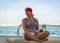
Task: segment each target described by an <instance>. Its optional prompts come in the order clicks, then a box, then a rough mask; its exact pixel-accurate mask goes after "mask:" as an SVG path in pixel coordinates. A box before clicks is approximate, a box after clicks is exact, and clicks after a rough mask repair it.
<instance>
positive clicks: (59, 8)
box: [0, 0, 60, 24]
mask: <svg viewBox="0 0 60 43" xmlns="http://www.w3.org/2000/svg"><path fill="white" fill-rule="evenodd" d="M26 7H31V8H32V9H33V14H34V17H36V18H38V20H39V23H40V24H60V0H0V24H21V21H22V19H23V18H25V17H26V15H25V12H24V10H25V8H26Z"/></svg>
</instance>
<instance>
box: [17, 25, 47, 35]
mask: <svg viewBox="0 0 60 43" xmlns="http://www.w3.org/2000/svg"><path fill="white" fill-rule="evenodd" d="M21 26H22V25H19V26H18V28H17V35H19V29H20V27H21ZM40 27H41V28H40ZM39 29H42V30H45V31H46V25H39Z"/></svg>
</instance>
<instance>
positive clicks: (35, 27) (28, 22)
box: [26, 18, 37, 30]
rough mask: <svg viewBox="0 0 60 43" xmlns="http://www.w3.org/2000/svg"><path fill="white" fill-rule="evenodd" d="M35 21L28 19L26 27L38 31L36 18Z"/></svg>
mask: <svg viewBox="0 0 60 43" xmlns="http://www.w3.org/2000/svg"><path fill="white" fill-rule="evenodd" d="M33 19H34V22H32V21H29V20H28V19H27V18H26V27H27V28H28V29H32V30H36V29H37V25H36V19H35V18H33Z"/></svg>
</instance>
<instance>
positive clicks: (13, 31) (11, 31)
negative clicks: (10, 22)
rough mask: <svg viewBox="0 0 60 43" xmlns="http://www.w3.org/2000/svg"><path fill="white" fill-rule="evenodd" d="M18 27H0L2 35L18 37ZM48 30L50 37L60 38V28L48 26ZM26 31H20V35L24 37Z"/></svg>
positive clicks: (21, 29)
mask: <svg viewBox="0 0 60 43" xmlns="http://www.w3.org/2000/svg"><path fill="white" fill-rule="evenodd" d="M17 29H18V26H0V35H17ZM46 30H47V31H49V32H50V36H60V26H52V25H50V26H49V25H46ZM23 33H24V30H23V28H22V27H20V29H19V35H20V36H23Z"/></svg>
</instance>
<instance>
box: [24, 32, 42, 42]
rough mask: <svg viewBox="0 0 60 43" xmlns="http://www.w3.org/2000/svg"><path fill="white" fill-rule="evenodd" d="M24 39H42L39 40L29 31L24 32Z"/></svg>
mask: <svg viewBox="0 0 60 43" xmlns="http://www.w3.org/2000/svg"><path fill="white" fill-rule="evenodd" d="M24 36H25V39H30V40H34V41H42V40H39V39H38V38H37V37H36V36H35V35H32V34H31V32H28V31H26V32H25V34H24Z"/></svg>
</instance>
